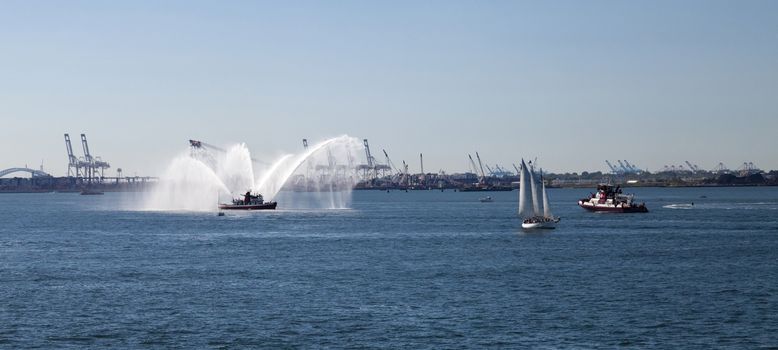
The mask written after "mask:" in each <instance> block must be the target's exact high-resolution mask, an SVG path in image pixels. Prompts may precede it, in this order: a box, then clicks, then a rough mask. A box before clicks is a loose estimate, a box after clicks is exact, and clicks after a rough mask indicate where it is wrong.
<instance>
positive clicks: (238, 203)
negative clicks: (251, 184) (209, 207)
mask: <svg viewBox="0 0 778 350" xmlns="http://www.w3.org/2000/svg"><path fill="white" fill-rule="evenodd" d="M276 205H278V203H276V202H274V201H270V202H265V200H264V198H262V195H261V194H257V195H252V194H251V191H248V192H246V194H244V195H243V198H236V199H233V200H232V204H226V203H219V209H226V210H272V209H275V208H276Z"/></svg>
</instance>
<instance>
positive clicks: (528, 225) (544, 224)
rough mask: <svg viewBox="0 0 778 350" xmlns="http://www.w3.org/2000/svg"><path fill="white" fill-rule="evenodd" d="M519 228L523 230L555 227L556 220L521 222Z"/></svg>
mask: <svg viewBox="0 0 778 350" xmlns="http://www.w3.org/2000/svg"><path fill="white" fill-rule="evenodd" d="M521 228H523V229H525V230H533V229H554V228H556V222H553V221H547V222H523V223H521Z"/></svg>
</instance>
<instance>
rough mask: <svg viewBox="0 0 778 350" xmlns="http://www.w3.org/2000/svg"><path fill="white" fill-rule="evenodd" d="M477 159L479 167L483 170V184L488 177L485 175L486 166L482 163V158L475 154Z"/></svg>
mask: <svg viewBox="0 0 778 350" xmlns="http://www.w3.org/2000/svg"><path fill="white" fill-rule="evenodd" d="M475 157H476V159H478V166H479V167H480V168H481V182H483V181H484V180H485V179H486V175H485V174H484V165H483V163H481V156H480V155H478V152H475Z"/></svg>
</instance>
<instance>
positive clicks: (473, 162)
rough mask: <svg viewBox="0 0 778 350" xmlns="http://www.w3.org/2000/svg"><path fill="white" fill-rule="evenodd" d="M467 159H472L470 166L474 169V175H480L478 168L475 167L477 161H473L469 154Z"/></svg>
mask: <svg viewBox="0 0 778 350" xmlns="http://www.w3.org/2000/svg"><path fill="white" fill-rule="evenodd" d="M467 158H470V166H471V167H473V174H476V175H478V167H477V166H476V165H475V161H473V156H471V155H469V154H468V155H467Z"/></svg>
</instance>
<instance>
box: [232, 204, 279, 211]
mask: <svg viewBox="0 0 778 350" xmlns="http://www.w3.org/2000/svg"><path fill="white" fill-rule="evenodd" d="M276 205H278V203H276V202H267V203H262V204H219V209H222V210H274V209H275V208H276Z"/></svg>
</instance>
